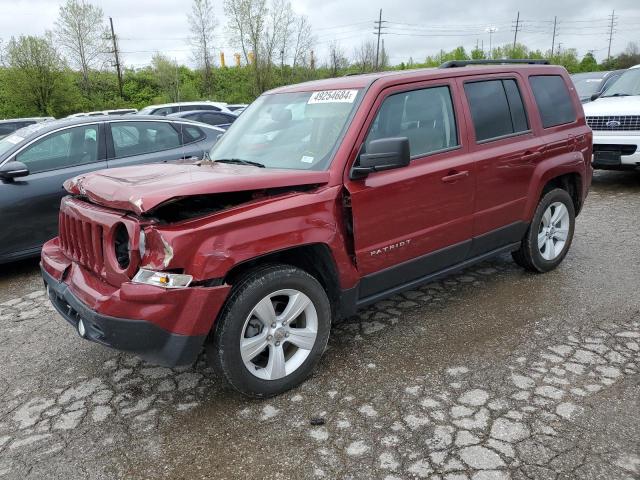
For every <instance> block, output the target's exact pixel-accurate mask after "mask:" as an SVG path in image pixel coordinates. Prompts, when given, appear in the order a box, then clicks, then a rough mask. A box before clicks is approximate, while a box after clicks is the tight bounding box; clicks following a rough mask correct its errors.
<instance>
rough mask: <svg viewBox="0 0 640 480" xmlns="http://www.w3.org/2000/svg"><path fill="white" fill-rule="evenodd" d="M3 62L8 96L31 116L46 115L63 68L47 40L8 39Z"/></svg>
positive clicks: (33, 38)
mask: <svg viewBox="0 0 640 480" xmlns="http://www.w3.org/2000/svg"><path fill="white" fill-rule="evenodd" d="M4 60H5V63H6V65H7V67H8V69H9V70H8V76H7V87H8V88H10V89H11V90H12V91H11V95H12V96H14V97H15V98H18V99H20V101H21V102H22V103H23V104H25V105H29V106H30V107H32V109H33V111H34V112H35V113H38V114H41V115H50V114H51V108H52V103H53V99H54V95H55V93H56V90H57V89H58V88H59V87H60V86H61V83H62V80H63V78H62V77H63V75H64V67H65V65H64V61H63V60H62V58H61V57H60V54H59V53H58V51H57V50H56V48H55V47H54V45H53V41H52V39H51V36H50V35H46V36H44V37H31V36H29V37H19V38H17V39H16V38H11V40H10V41H9V43H8V44H7V47H6V57H5V59H4Z"/></svg>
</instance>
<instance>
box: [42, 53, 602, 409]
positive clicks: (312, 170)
mask: <svg viewBox="0 0 640 480" xmlns="http://www.w3.org/2000/svg"><path fill="white" fill-rule="evenodd" d="M468 63H472V62H450V63H448V64H445V65H443V66H442V67H441V68H438V69H425V70H415V71H393V72H385V73H376V74H371V75H359V76H348V77H343V78H336V79H329V80H321V81H314V82H309V83H304V84H300V85H292V86H288V87H283V88H278V89H275V90H272V91H270V92H267V93H265V94H263V95H262V96H261V97H259V98H258V99H257V100H256V101H255V102H254V103H253V104H252V105H251V106H249V108H247V110H246V111H245V112H244V113H243V114H242V116H240V117H239V118H238V120H237V121H236V122H234V124H233V125H232V127H231V128H230V129H229V131H228V132H227V133H226V134H225V135H224V136H223V137H221V139H220V140H219V141H218V143H217V144H216V145H215V146H214V147H213V149H212V151H211V152H210V158H206V159H204V160H202V161H199V162H195V163H193V162H191V163H185V162H183V163H173V164H171V163H168V164H159V165H153V166H148V165H145V166H139V167H125V168H120V169H111V170H104V171H99V172H95V173H91V174H87V175H83V176H79V177H76V178H74V179H71V180H68V181H67V182H66V183H65V188H66V189H67V190H68V191H69V194H70V195H69V196H67V197H65V198H64V199H63V200H62V203H61V208H60V225H59V236H58V237H56V238H54V239H52V240H50V241H49V242H48V243H47V244H46V245H45V246H44V248H43V250H42V275H43V277H44V280H45V282H46V285H47V290H48V293H49V297H50V299H51V301H52V302H53V305H54V306H55V307H56V309H57V310H58V312H59V313H60V314H61V315H62V316H63V317H64V318H65V319H66V320H67V321H68V322H70V323H71V324H72V325H74V327H75V328H76V329H77V331H78V332H79V333H80V336H82V337H84V338H86V339H88V340H91V341H94V342H98V343H101V344H103V345H107V346H110V347H113V348H116V349H120V350H125V351H128V352H133V353H136V354H138V355H140V356H141V357H142V358H143V359H146V360H148V361H150V362H154V363H158V364H162V365H168V366H172V365H184V364H189V363H192V362H193V361H194V360H195V359H196V357H197V356H198V355H199V353H200V351H201V349H202V347H203V345H204V346H205V347H206V352H207V355H206V356H207V359H208V360H209V361H210V362H212V364H213V365H214V366H216V367H217V368H218V369H219V370H220V371H221V372H222V373H223V374H224V376H225V377H226V378H227V379H228V381H229V382H230V383H231V385H232V386H233V387H235V388H236V389H237V390H239V391H240V392H242V393H244V394H246V395H250V396H255V397H266V396H270V395H275V394H278V393H280V392H283V391H285V390H287V389H289V388H292V387H294V386H295V385H298V384H299V383H301V382H302V381H303V380H304V379H305V378H306V377H308V376H309V374H310V373H311V371H312V370H313V368H314V367H315V366H316V364H317V363H318V361H319V359H320V357H321V355H322V353H323V351H324V349H325V347H326V344H327V339H328V337H329V329H330V327H331V322H332V320H334V319H336V318H339V317H344V316H348V315H352V314H353V313H354V312H355V311H356V309H357V308H359V307H362V306H364V305H368V304H371V303H373V302H376V301H378V300H380V299H381V298H383V297H385V296H387V295H390V294H394V293H397V292H400V291H402V290H406V289H411V288H414V287H415V286H417V285H419V284H422V283H424V282H429V281H431V280H433V279H434V278H436V277H440V276H443V275H446V274H449V273H450V272H453V271H455V270H459V269H461V268H464V267H466V266H468V265H470V264H472V263H474V262H478V261H481V260H483V259H486V258H488V257H491V256H493V255H496V254H501V253H504V252H511V253H512V255H513V258H514V259H515V261H516V262H517V263H518V264H519V265H521V266H523V267H524V268H526V269H528V270H531V271H534V272H547V271H549V270H552V269H553V268H555V267H556V266H558V264H559V263H560V262H561V261H562V260H563V258H564V257H565V255H566V254H567V251H568V250H569V246H570V245H571V240H572V237H573V232H574V222H575V217H576V215H577V214H578V212H579V211H580V208H581V207H582V205H583V202H584V200H585V197H586V195H587V191H588V188H589V185H590V183H591V174H592V170H591V139H592V135H591V130H590V129H589V127H588V126H587V125H586V123H585V118H584V114H583V111H582V106H581V104H580V100H579V98H578V96H577V95H576V92H575V90H574V87H573V85H572V83H571V80H570V79H569V77H568V75H567V72H566V71H565V70H564V69H563V68H561V67H556V66H549V65H544V64H543V63H544V62H540V61H519V62H508V63H507V64H504V65H483V66H467V64H468ZM503 63H505V62H503ZM123 141H124V140H123ZM126 141H132V142H135V141H136V139H135V138H131V139H127V140H126Z"/></svg>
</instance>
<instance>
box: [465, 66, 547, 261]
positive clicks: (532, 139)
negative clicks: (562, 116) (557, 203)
mask: <svg viewBox="0 0 640 480" xmlns="http://www.w3.org/2000/svg"><path fill="white" fill-rule="evenodd" d="M458 82H459V85H460V87H461V89H462V90H463V91H464V94H465V98H466V106H467V109H466V111H465V113H466V115H467V124H468V125H469V126H470V128H469V129H468V132H467V133H468V140H469V145H470V147H469V148H470V150H471V152H473V156H474V158H475V160H476V172H477V177H476V178H477V181H476V185H477V201H476V207H475V212H474V221H473V236H474V242H473V248H472V250H471V252H470V256H472V257H475V256H478V255H481V254H483V253H486V252H490V251H492V250H495V249H497V248H500V247H502V246H505V245H508V244H509V243H514V242H517V241H519V240H520V239H521V238H522V236H523V235H524V233H525V231H526V228H527V224H526V218H525V205H526V202H527V198H528V197H527V191H528V188H529V182H530V180H531V177H532V175H533V171H534V169H535V167H536V165H537V163H538V162H540V161H541V156H542V141H541V140H540V138H538V137H536V136H535V135H534V132H533V130H532V128H531V123H530V120H529V112H527V109H526V107H525V105H526V102H525V100H524V98H525V97H524V95H525V93H524V92H526V89H525V88H523V83H522V82H523V80H522V79H521V78H520V77H519V76H517V75H515V74H513V75H491V76H484V75H483V77H482V79H478V80H476V79H474V78H473V77H472V78H471V79H468V78H467V79H460V80H458Z"/></svg>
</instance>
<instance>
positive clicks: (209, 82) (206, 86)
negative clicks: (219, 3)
mask: <svg viewBox="0 0 640 480" xmlns="http://www.w3.org/2000/svg"><path fill="white" fill-rule="evenodd" d="M187 19H188V20H189V28H190V30H191V38H190V43H191V46H192V47H193V56H194V59H195V60H196V63H197V64H198V65H199V66H200V67H201V68H202V77H203V78H202V80H203V89H202V90H203V92H204V93H205V94H207V95H210V94H211V92H212V90H213V74H212V67H213V62H214V60H213V55H212V51H213V42H214V35H213V32H214V30H215V27H216V25H217V22H216V18H215V16H214V13H213V5H212V3H211V1H210V0H193V4H192V5H191V12H190V13H189V14H187Z"/></svg>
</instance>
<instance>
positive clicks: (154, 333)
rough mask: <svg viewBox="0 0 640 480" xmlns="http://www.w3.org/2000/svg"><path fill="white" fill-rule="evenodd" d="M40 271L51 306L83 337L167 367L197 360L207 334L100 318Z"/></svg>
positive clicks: (62, 286) (60, 284) (63, 286)
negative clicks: (169, 330)
mask: <svg viewBox="0 0 640 480" xmlns="http://www.w3.org/2000/svg"><path fill="white" fill-rule="evenodd" d="M41 271H42V278H43V279H44V282H45V285H46V287H47V293H48V295H49V299H50V300H51V303H52V304H53V306H54V307H55V309H56V310H57V311H58V313H59V314H60V315H61V316H62V317H63V318H64V319H65V320H66V321H67V322H69V323H70V324H71V325H72V326H73V327H74V328H75V329H76V331H78V330H80V333H81V334H82V335H81V336H82V337H83V338H85V339H87V340H90V341H93V342H96V343H100V344H102V345H105V346H107V347H111V348H114V349H117V350H122V351H125V352H130V353H134V354H136V355H138V356H140V357H141V358H142V359H143V360H146V361H148V362H150V363H153V364H156V365H162V366H166V367H173V366H177V365H189V364H191V363H193V362H195V360H196V358H197V357H198V355H199V353H200V351H201V349H202V344H203V343H204V340H205V338H206V335H194V336H189V335H180V334H176V333H171V332H167V331H166V330H164V329H162V328H160V327H158V326H157V325H154V324H153V323H151V322H147V321H144V320H133V319H125V318H116V317H110V316H107V315H101V314H99V313H97V312H95V311H93V310H91V309H90V308H89V307H87V306H86V305H85V304H84V303H83V302H82V301H80V300H79V299H78V298H77V297H76V296H75V295H74V294H73V292H71V291H70V290H69V287H68V286H67V285H66V284H65V283H63V282H59V281H57V280H56V279H55V278H53V277H52V276H51V275H50V274H49V273H47V272H46V271H45V270H44V269H42V268H41ZM80 322H82V325H80ZM79 325H80V329H79V328H78V327H79Z"/></svg>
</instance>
